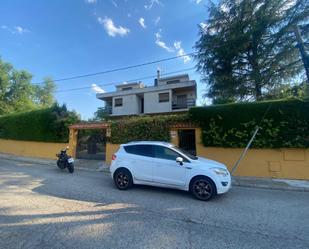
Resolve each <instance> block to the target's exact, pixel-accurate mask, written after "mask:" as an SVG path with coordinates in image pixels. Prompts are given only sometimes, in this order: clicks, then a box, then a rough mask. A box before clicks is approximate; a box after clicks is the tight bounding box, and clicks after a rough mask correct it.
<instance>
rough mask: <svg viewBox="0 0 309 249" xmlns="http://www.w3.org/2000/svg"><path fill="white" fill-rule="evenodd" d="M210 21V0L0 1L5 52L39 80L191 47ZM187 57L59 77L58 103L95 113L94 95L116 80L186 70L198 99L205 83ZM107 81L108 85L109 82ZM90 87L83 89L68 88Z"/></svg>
mask: <svg viewBox="0 0 309 249" xmlns="http://www.w3.org/2000/svg"><path fill="white" fill-rule="evenodd" d="M206 18H207V0H65V1H64V0H53V1H51V0H50V1H41V0H31V1H30V0H1V5H0V56H1V58H2V59H3V60H4V61H6V62H9V63H11V64H13V65H14V67H15V68H16V69H19V70H21V69H24V70H27V71H29V72H30V73H31V74H32V75H33V80H32V82H33V83H34V84H36V83H38V82H41V81H42V80H43V78H44V77H51V78H53V79H60V78H66V77H71V76H76V75H82V74H89V73H96V72H101V71H105V70H109V69H115V68H120V67H126V66H131V65H136V64H141V63H145V62H150V61H156V60H160V59H164V58H169V57H174V56H177V55H184V54H187V53H191V52H194V48H193V47H194V44H195V42H196V41H197V40H198V33H199V27H200V25H201V23H204V22H205V20H206ZM195 64H196V63H195V61H194V60H193V58H190V57H188V56H184V57H181V58H177V59H175V60H170V61H166V62H161V63H155V64H152V65H148V66H144V67H139V68H134V69H128V70H123V71H118V72H114V73H110V74H104V75H97V76H92V77H86V78H80V79H75V80H70V81H62V82H57V83H56V85H57V90H56V93H55V96H56V100H57V101H58V102H59V103H60V104H62V103H65V104H66V105H67V106H68V108H69V109H71V110H75V111H77V112H78V113H80V114H81V117H82V118H83V119H88V118H91V117H93V113H94V112H95V111H96V110H97V108H98V107H100V106H103V102H102V101H101V100H98V99H96V96H95V95H96V92H102V91H106V92H109V91H115V87H114V84H112V83H118V84H121V83H125V82H128V81H131V80H133V79H139V78H144V77H150V78H149V79H145V80H143V82H144V83H145V84H146V85H152V84H153V80H154V76H155V75H156V70H157V69H158V68H159V69H160V70H161V73H162V74H169V73H171V72H175V71H180V70H187V69H190V68H191V70H187V71H183V72H181V73H188V74H189V76H190V78H191V79H194V80H196V82H197V84H198V104H202V103H203V101H204V100H203V99H202V97H201V96H202V93H203V91H204V89H205V85H204V84H201V82H200V78H201V76H200V74H199V73H197V72H196V71H195V70H192V68H193V67H194V66H195ZM104 85H106V86H104ZM79 87H85V89H81V90H74V91H73V90H70V91H65V92H61V91H63V90H66V89H72V88H79Z"/></svg>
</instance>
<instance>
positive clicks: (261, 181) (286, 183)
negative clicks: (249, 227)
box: [0, 153, 309, 192]
mask: <svg viewBox="0 0 309 249" xmlns="http://www.w3.org/2000/svg"><path fill="white" fill-rule="evenodd" d="M0 159H6V160H13V161H17V162H25V163H32V164H40V165H49V166H53V167H56V160H51V159H40V158H33V157H21V156H15V155H9V154H2V153H0ZM75 168H76V169H79V170H90V171H103V172H109V167H108V165H106V164H105V163H104V162H101V161H97V160H84V159H75ZM232 185H233V186H240V187H252V188H263V189H276V190H290V191H302V192H303V191H305V192H309V181H306V180H289V179H271V178H258V177H244V176H234V177H233V178H232Z"/></svg>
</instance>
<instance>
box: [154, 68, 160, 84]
mask: <svg viewBox="0 0 309 249" xmlns="http://www.w3.org/2000/svg"><path fill="white" fill-rule="evenodd" d="M159 80H160V69H159V68H158V69H157V78H156V79H155V80H154V85H155V86H157V85H158V83H159Z"/></svg>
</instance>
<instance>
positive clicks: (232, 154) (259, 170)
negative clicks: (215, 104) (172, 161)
mask: <svg viewBox="0 0 309 249" xmlns="http://www.w3.org/2000/svg"><path fill="white" fill-rule="evenodd" d="M173 131H174V132H173ZM171 135H172V140H171V142H172V143H173V144H175V145H178V141H179V140H178V133H177V129H173V130H172V133H171ZM195 135H196V152H197V155H198V156H202V157H206V158H209V159H213V160H216V161H219V162H222V163H224V164H225V165H227V167H228V168H229V169H230V170H231V169H232V167H233V166H234V165H235V163H236V161H237V160H238V159H239V157H240V155H241V153H242V151H243V149H232V148H216V147H204V146H203V144H202V141H201V129H199V128H197V129H195ZM118 147H119V145H118V144H111V143H107V144H106V163H108V164H110V162H111V157H112V155H113V153H115V152H116V151H117V149H118ZM234 175H237V176H254V177H271V178H288V179H306V180H309V149H249V151H248V153H247V154H246V156H245V157H244V159H243V161H242V162H241V163H240V165H239V166H238V168H237V170H236V171H235V173H234Z"/></svg>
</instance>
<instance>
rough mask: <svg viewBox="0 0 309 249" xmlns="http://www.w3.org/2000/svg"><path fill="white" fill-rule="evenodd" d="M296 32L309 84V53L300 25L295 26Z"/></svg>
mask: <svg viewBox="0 0 309 249" xmlns="http://www.w3.org/2000/svg"><path fill="white" fill-rule="evenodd" d="M294 34H295V37H296V41H297V45H298V49H299V52H300V54H301V58H302V61H303V64H304V67H305V71H306V75H307V83H308V85H309V55H308V54H307V53H306V50H305V45H304V41H303V39H302V37H301V34H300V30H299V27H298V25H295V26H294Z"/></svg>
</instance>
